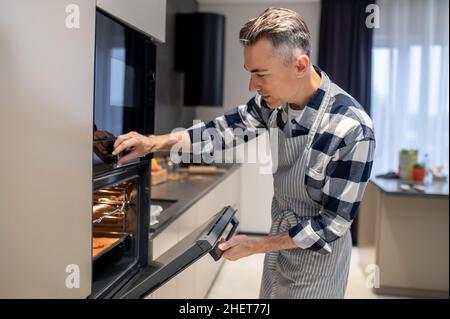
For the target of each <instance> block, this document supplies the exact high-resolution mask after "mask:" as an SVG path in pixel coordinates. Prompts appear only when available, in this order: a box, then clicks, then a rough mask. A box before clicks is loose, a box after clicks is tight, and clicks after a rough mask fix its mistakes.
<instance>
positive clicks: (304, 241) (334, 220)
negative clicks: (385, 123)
mask: <svg viewBox="0 0 450 319" xmlns="http://www.w3.org/2000/svg"><path fill="white" fill-rule="evenodd" d="M374 149H375V140H373V139H364V140H359V141H356V142H353V143H351V144H349V145H346V146H344V147H342V148H340V149H338V150H337V152H336V154H335V155H334V156H333V157H332V160H331V162H330V163H329V164H328V167H327V170H326V175H325V181H324V184H323V186H322V189H321V193H322V198H321V205H322V209H321V211H320V213H319V215H318V216H315V217H313V218H310V219H305V220H302V221H301V222H300V223H299V224H297V225H296V226H294V227H292V228H291V229H289V235H290V237H291V238H292V239H293V240H294V242H295V243H296V244H297V246H298V247H300V248H303V249H310V250H313V251H317V252H319V253H322V254H328V253H330V252H331V247H330V245H329V243H331V242H333V241H335V240H336V239H338V238H340V237H341V236H343V235H344V234H345V233H346V231H347V230H348V229H349V228H350V226H351V224H352V222H353V220H354V218H355V216H356V212H357V209H358V207H359V204H360V202H361V199H362V196H363V194H364V190H365V188H366V185H367V182H368V180H369V177H370V172H371V169H372V162H373V155H374ZM308 178H311V177H309V176H308Z"/></svg>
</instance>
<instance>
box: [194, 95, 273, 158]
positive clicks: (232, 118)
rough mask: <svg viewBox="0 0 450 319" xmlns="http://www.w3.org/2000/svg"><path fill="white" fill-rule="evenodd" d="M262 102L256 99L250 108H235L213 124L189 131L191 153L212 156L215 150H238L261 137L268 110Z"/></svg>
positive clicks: (246, 105) (195, 127) (246, 106)
mask: <svg viewBox="0 0 450 319" xmlns="http://www.w3.org/2000/svg"><path fill="white" fill-rule="evenodd" d="M260 101H261V99H260V97H259V96H258V95H257V96H255V97H253V98H252V99H251V100H250V101H249V102H248V103H247V104H245V105H240V106H238V107H235V108H234V109H232V110H230V111H228V112H227V113H225V114H224V115H222V116H219V117H217V118H216V119H214V120H212V121H210V122H207V123H204V122H199V123H196V124H195V125H193V126H192V127H190V128H188V130H187V131H188V133H189V136H190V138H191V143H192V152H193V153H194V154H204V153H213V152H214V150H218V149H222V150H223V149H227V148H230V147H234V146H237V145H239V144H241V143H242V142H247V141H248V140H250V139H252V138H254V137H256V136H258V135H259V134H261V132H262V130H263V129H265V128H267V125H266V118H267V116H266V114H265V113H267V110H266V108H265V107H262V106H261V104H260ZM267 109H268V108H267Z"/></svg>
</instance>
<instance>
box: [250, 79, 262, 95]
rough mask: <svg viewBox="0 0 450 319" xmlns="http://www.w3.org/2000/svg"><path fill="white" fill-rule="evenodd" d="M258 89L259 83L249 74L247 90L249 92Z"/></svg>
mask: <svg viewBox="0 0 450 319" xmlns="http://www.w3.org/2000/svg"><path fill="white" fill-rule="evenodd" d="M259 89H260V85H259V83H258V81H257V80H256V79H255V78H254V77H253V76H250V83H249V84H248V90H249V91H250V92H253V91H258V90H259Z"/></svg>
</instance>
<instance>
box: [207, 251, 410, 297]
mask: <svg viewBox="0 0 450 319" xmlns="http://www.w3.org/2000/svg"><path fill="white" fill-rule="evenodd" d="M263 261H264V255H263V254H257V255H252V256H249V257H246V258H243V259H240V260H239V261H234V262H230V261H225V262H224V265H223V267H222V269H221V271H220V273H219V275H218V277H217V279H216V281H215V283H214V285H213V287H212V288H211V290H210V292H209V294H208V299H252V298H258V296H259V287H260V281H261V275H262V266H263ZM366 278H367V275H366V273H365V272H364V271H363V269H362V267H361V266H360V251H359V249H358V248H353V251H352V260H351V265H350V273H349V279H348V285H347V292H346V295H345V298H346V299H386V298H389V299H391V298H401V297H392V296H385V295H377V294H375V293H374V292H373V291H372V289H370V288H368V287H367V279H366ZM405 298H406V297H405Z"/></svg>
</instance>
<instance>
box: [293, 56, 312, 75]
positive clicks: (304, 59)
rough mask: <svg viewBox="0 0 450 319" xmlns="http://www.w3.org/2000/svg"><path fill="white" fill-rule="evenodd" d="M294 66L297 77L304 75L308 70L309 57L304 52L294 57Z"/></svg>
mask: <svg viewBox="0 0 450 319" xmlns="http://www.w3.org/2000/svg"><path fill="white" fill-rule="evenodd" d="M295 68H296V71H297V77H298V78H302V77H304V76H305V75H306V74H307V72H308V70H309V57H308V56H307V55H306V54H301V55H299V56H297V58H296V59H295Z"/></svg>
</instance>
